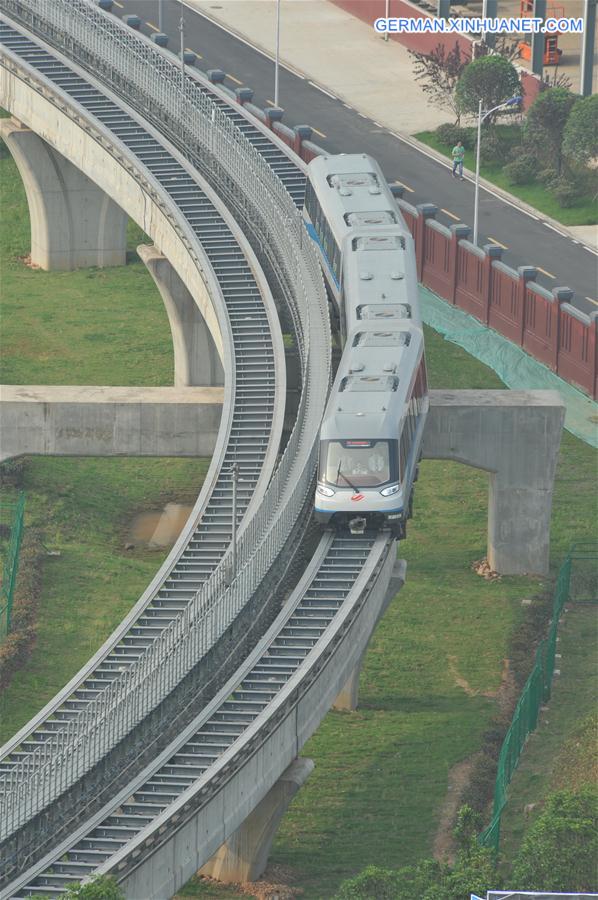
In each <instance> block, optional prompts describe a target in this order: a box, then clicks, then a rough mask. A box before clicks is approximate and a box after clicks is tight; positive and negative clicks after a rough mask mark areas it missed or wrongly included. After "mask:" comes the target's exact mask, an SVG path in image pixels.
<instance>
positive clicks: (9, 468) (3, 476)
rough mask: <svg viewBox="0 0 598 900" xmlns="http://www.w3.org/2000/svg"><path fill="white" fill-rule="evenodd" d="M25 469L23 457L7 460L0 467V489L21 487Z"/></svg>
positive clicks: (25, 462)
mask: <svg viewBox="0 0 598 900" xmlns="http://www.w3.org/2000/svg"><path fill="white" fill-rule="evenodd" d="M26 468H27V460H26V458H25V457H24V456H17V457H16V458H15V459H7V460H6V461H5V462H3V463H2V465H1V466H0V487H2V486H7V487H8V486H9V485H10V486H11V487H16V488H21V487H23V479H24V477H25V471H26Z"/></svg>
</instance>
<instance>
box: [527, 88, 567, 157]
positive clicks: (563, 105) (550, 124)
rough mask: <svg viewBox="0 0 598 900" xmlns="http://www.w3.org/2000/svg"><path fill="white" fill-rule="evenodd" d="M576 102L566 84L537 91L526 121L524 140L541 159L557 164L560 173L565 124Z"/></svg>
mask: <svg viewBox="0 0 598 900" xmlns="http://www.w3.org/2000/svg"><path fill="white" fill-rule="evenodd" d="M574 103H575V95H574V94H572V93H571V92H570V91H568V90H567V88H563V87H554V88H549V90H547V91H542V93H541V94H538V96H537V97H536V99H535V100H534V102H533V103H532V105H531V107H530V109H529V112H528V114H527V119H526V122H525V129H524V131H525V142H526V144H527V146H528V147H529V148H530V149H531V150H533V152H534V153H535V155H536V156H537V158H538V159H539V160H544V161H545V162H546V164H548V165H553V164H554V166H555V168H556V170H557V172H559V173H560V171H561V165H562V144H563V131H564V128H565V124H566V122H567V119H568V117H569V113H570V112H571V108H572V106H573V104H574Z"/></svg>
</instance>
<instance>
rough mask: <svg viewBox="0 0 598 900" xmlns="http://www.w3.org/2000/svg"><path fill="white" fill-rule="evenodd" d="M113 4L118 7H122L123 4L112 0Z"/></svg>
mask: <svg viewBox="0 0 598 900" xmlns="http://www.w3.org/2000/svg"><path fill="white" fill-rule="evenodd" d="M114 5H115V6H118V7H119V8H120V9H124V5H123V4H122V3H119V2H118V0H114Z"/></svg>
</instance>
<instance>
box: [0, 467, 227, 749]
mask: <svg viewBox="0 0 598 900" xmlns="http://www.w3.org/2000/svg"><path fill="white" fill-rule="evenodd" d="M208 463H209V461H208V460H201V459H195V460H190V459H120V458H114V459H99V458H94V459H68V458H53V457H47V458H43V457H31V458H30V459H29V461H28V463H27V467H26V471H25V478H24V485H23V486H24V489H25V492H26V510H25V528H26V529H27V528H36V529H40V531H41V534H42V540H43V543H44V545H45V546H46V547H47V548H48V550H50V551H51V552H58V553H59V554H60V555H59V556H49V557H47V558H46V559H45V560H44V563H43V572H42V578H43V588H42V602H41V607H40V612H39V618H38V628H37V640H36V642H35V645H34V649H33V652H32V654H31V656H30V658H29V660H28V662H27V665H26V666H25V668H24V669H23V670H22V671H20V672H18V673H17V674H16V675H15V676H14V677H13V679H12V681H11V683H10V684H9V686H8V687H7V688H5V689H4V690H3V691H2V696H1V697H0V744H2V743H4V741H6V740H7V739H8V738H9V737H11V735H13V734H14V733H15V732H16V731H17V730H18V729H19V728H21V727H22V726H23V725H24V724H25V723H26V722H27V721H28V720H29V719H30V718H31V717H32V716H33V715H35V713H37V712H38V711H39V710H40V709H41V708H42V707H43V706H44V705H45V704H46V703H47V702H48V701H49V700H50V699H51V698H52V697H53V696H54V694H55V693H56V692H57V691H58V690H60V688H62V687H63V686H64V685H65V684H66V683H67V682H68V681H69V680H70V678H72V676H73V675H74V674H75V673H76V672H77V671H78V670H79V669H80V668H81V666H82V665H83V664H84V663H85V662H87V660H88V659H89V658H90V657H91V656H92V655H93V654H94V653H95V651H96V650H97V649H98V648H99V647H100V646H101V645H102V643H103V642H104V641H105V640H106V638H107V637H108V635H109V634H110V633H111V632H112V631H113V630H114V628H115V627H116V626H117V625H118V623H119V622H120V621H121V619H122V618H123V617H124V615H125V614H126V613H127V612H128V611H129V609H130V608H131V606H133V604H134V603H135V602H136V600H137V599H138V598H139V596H140V595H141V594H142V592H143V591H144V590H145V588H146V587H147V585H148V584H149V582H150V581H151V579H152V578H153V576H154V574H155V573H156V571H157V569H158V567H159V566H160V564H161V562H162V560H163V558H164V556H165V553H164V551H147V550H143V549H135V550H133V551H131V550H125V545H126V544H127V543H129V542H130V536H129V533H128V528H129V525H130V524H131V521H132V519H133V518H134V516H135V515H136V513H138V512H142V511H145V510H148V509H161V508H163V506H164V504H165V503H167V502H169V501H173V500H174V501H176V502H182V503H192V502H193V501H194V500H195V498H196V497H197V494H198V493H199V488H200V487H201V484H202V482H203V478H204V475H205V472H206V471H207V466H208ZM3 493H5V494H6V495H8V496H10V493H9V492H8V491H5V490H4V491H3Z"/></svg>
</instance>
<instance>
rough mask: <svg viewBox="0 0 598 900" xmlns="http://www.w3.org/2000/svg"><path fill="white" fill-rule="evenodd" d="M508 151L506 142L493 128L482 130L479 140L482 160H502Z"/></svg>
mask: <svg viewBox="0 0 598 900" xmlns="http://www.w3.org/2000/svg"><path fill="white" fill-rule="evenodd" d="M507 152H508V143H507V142H506V141H505V139H504V138H502V137H501V136H500V134H499V133H498V131H497V130H496V129H495V128H486V129H485V130H482V140H481V142H480V158H481V160H482V162H486V163H493V162H501V161H502V160H504V158H505V156H506V154H507Z"/></svg>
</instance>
